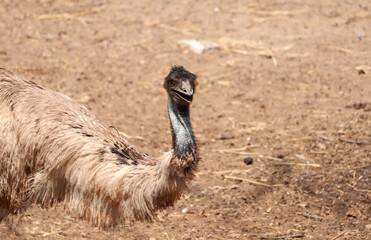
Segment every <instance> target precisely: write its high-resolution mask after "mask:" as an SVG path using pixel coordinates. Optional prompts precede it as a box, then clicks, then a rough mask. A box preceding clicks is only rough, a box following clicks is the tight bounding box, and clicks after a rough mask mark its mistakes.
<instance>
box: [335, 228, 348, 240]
mask: <svg viewBox="0 0 371 240" xmlns="http://www.w3.org/2000/svg"><path fill="white" fill-rule="evenodd" d="M347 232H348V231H347V230H345V231H343V232H341V233H339V234H338V235H336V236H335V237H333V238H331V240H335V239H338V238H339V237H341V236H342V235H344V234H345V233H347Z"/></svg>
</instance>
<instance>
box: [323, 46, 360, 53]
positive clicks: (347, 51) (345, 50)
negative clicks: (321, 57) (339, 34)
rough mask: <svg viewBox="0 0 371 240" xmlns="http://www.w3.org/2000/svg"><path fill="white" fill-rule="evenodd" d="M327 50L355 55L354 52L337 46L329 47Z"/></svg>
mask: <svg viewBox="0 0 371 240" xmlns="http://www.w3.org/2000/svg"><path fill="white" fill-rule="evenodd" d="M327 48H328V49H331V50H337V51H340V52H343V53H350V54H353V53H354V52H353V51H352V50H349V49H346V48H342V47H337V46H328V47H327Z"/></svg>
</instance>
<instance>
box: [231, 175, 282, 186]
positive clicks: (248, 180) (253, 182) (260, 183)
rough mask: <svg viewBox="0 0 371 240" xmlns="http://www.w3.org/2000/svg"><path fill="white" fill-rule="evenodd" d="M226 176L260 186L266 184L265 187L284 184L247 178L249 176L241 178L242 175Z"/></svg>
mask: <svg viewBox="0 0 371 240" xmlns="http://www.w3.org/2000/svg"><path fill="white" fill-rule="evenodd" d="M224 177H225V178H228V179H235V180H241V181H244V182H248V183H252V184H255V185H260V186H265V187H281V186H283V185H282V184H267V183H262V182H257V181H254V180H251V179H247V178H241V177H234V176H224Z"/></svg>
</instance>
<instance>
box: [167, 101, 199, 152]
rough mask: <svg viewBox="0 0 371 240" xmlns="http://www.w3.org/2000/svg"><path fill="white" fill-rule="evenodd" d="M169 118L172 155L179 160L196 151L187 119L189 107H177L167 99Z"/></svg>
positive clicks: (177, 105)
mask: <svg viewBox="0 0 371 240" xmlns="http://www.w3.org/2000/svg"><path fill="white" fill-rule="evenodd" d="M168 109H169V117H170V124H171V129H172V132H173V149H174V154H175V155H176V156H178V157H179V158H180V157H181V156H182V155H184V154H192V153H193V152H195V151H196V142H195V138H194V135H193V131H192V126H191V122H190V119H189V105H188V104H187V105H179V104H176V103H174V101H173V100H172V99H171V98H169V104H168Z"/></svg>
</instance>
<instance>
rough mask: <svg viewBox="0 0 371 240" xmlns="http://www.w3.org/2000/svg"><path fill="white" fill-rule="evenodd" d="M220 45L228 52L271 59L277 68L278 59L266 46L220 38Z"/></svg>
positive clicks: (249, 41) (258, 43)
mask: <svg viewBox="0 0 371 240" xmlns="http://www.w3.org/2000/svg"><path fill="white" fill-rule="evenodd" d="M219 43H220V45H221V46H222V48H223V49H224V50H226V51H231V52H236V53H240V54H244V55H249V54H253V55H260V56H264V57H268V58H271V59H272V61H273V64H274V65H275V66H277V59H276V58H275V56H274V54H273V52H272V51H271V50H270V49H269V48H267V47H266V46H264V44H263V43H261V42H255V41H252V40H235V39H230V38H220V39H219Z"/></svg>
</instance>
